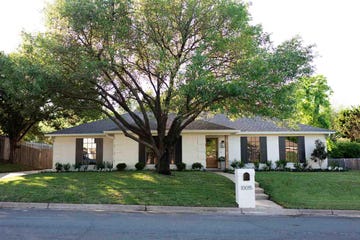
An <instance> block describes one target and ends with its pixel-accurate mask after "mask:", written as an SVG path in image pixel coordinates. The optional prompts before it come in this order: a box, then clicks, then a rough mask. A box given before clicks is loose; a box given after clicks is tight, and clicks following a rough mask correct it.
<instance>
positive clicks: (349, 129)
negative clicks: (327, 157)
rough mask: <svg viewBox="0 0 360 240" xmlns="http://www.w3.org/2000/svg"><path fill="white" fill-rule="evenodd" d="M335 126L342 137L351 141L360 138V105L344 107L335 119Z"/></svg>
mask: <svg viewBox="0 0 360 240" xmlns="http://www.w3.org/2000/svg"><path fill="white" fill-rule="evenodd" d="M335 128H336V130H337V131H338V132H339V133H340V135H341V136H342V137H345V138H349V139H350V140H351V141H359V140H360V106H354V107H352V108H350V109H344V110H342V111H340V112H339V113H338V116H337V118H336V119H335Z"/></svg>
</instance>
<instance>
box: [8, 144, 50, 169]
mask: <svg viewBox="0 0 360 240" xmlns="http://www.w3.org/2000/svg"><path fill="white" fill-rule="evenodd" d="M52 156H53V149H52V146H51V145H48V144H38V143H21V144H20V147H19V148H17V149H16V151H15V158H14V162H15V163H19V164H21V165H25V166H29V167H32V168H33V169H50V168H52V167H53V163H52V162H53V159H52Z"/></svg>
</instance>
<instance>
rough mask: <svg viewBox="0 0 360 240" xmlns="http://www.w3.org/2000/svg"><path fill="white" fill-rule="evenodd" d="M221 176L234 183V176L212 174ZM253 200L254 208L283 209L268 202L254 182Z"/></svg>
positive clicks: (222, 173)
mask: <svg viewBox="0 0 360 240" xmlns="http://www.w3.org/2000/svg"><path fill="white" fill-rule="evenodd" d="M214 173H216V174H219V175H221V176H224V177H226V178H228V179H230V180H231V181H233V182H234V183H235V174H231V173H224V172H214ZM255 186H256V189H255V200H256V208H260V209H261V208H264V209H282V208H283V207H282V206H280V205H278V204H276V203H274V202H273V201H270V200H269V197H268V196H267V195H266V194H265V193H264V190H263V189H262V188H260V187H259V183H257V182H255Z"/></svg>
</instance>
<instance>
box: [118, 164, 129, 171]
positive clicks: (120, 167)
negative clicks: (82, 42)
mask: <svg viewBox="0 0 360 240" xmlns="http://www.w3.org/2000/svg"><path fill="white" fill-rule="evenodd" d="M126 167H127V166H126V163H118V164H116V169H117V170H118V171H124V170H125V168H126Z"/></svg>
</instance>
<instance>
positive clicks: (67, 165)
mask: <svg viewBox="0 0 360 240" xmlns="http://www.w3.org/2000/svg"><path fill="white" fill-rule="evenodd" d="M63 168H64V170H65V171H66V172H68V171H69V170H70V168H71V165H70V163H65V164H64V165H63Z"/></svg>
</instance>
